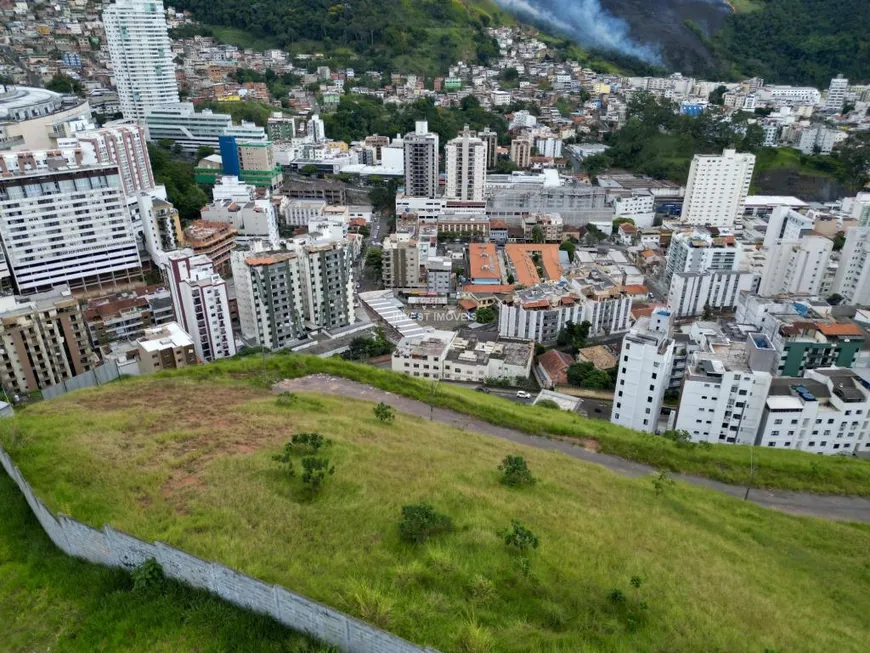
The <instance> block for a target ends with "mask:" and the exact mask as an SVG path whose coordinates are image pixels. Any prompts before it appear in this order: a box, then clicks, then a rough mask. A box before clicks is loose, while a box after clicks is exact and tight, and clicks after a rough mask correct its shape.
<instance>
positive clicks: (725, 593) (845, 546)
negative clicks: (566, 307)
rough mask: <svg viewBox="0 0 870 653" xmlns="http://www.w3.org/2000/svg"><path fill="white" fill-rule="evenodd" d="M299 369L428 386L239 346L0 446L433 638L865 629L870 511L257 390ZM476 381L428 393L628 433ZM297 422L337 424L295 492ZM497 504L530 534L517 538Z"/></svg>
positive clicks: (109, 502)
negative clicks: (424, 534)
mask: <svg viewBox="0 0 870 653" xmlns="http://www.w3.org/2000/svg"><path fill="white" fill-rule="evenodd" d="M318 361H319V362H318ZM310 371H332V372H340V373H343V375H346V376H354V375H358V376H359V379H360V380H363V381H365V382H368V383H370V384H375V385H382V386H387V385H392V386H394V387H396V388H401V389H402V390H403V392H404V393H406V394H411V395H413V394H415V393H421V394H422V392H423V391H424V390H425V387H424V386H423V384H422V383H420V382H416V381H415V380H412V379H407V378H405V377H396V376H394V375H392V374H388V373H383V372H379V371H376V370H372V369H371V368H363V367H361V366H353V365H349V364H346V363H340V362H335V361H320V359H312V358H308V357H297V356H275V357H272V358H271V359H268V360H267V361H266V366H265V368H264V367H263V363H262V361H260V360H259V359H257V358H253V359H245V360H240V361H229V362H226V363H220V364H215V365H210V366H207V367H202V368H196V369H193V370H186V371H183V372H182V373H176V374H173V375H161V376H157V377H148V378H140V379H136V380H125V381H122V382H119V383H115V384H109V385H107V386H103V387H102V388H99V389H93V390H87V391H83V392H78V393H73V394H71V395H68V396H67V397H65V398H62V399H59V400H54V401H51V402H44V403H41V404H37V405H33V406H31V407H29V408H27V409H25V410H23V411H21V414H20V415H18V416H17V417H16V418H14V419H13V420H3V421H2V423H0V443H2V444H3V445H4V447H6V448H7V450H9V452H10V454H11V455H12V456H13V458H14V459H15V461H16V463H17V464H18V465H19V467H20V468H21V470H22V472H23V473H24V475H25V476H26V477H27V478H28V479H29V480H30V482H31V484H32V485H33V486H34V489H35V491H36V493H37V494H38V495H39V496H40V497H41V498H42V499H43V500H44V501H45V502H46V504H47V505H48V506H49V507H50V508H52V509H53V510H55V511H59V512H64V513H67V514H70V515H72V516H73V517H75V518H77V519H80V520H82V521H85V522H87V523H89V524H91V525H94V526H101V525H102V524H104V523H110V524H112V525H113V526H114V527H116V528H118V529H120V530H123V531H126V532H128V533H131V534H133V535H136V536H138V537H140V538H143V539H146V540H154V539H157V540H161V541H164V542H167V543H169V544H171V545H174V546H177V547H179V548H183V549H185V550H187V551H189V552H190V553H193V554H196V555H199V556H201V557H203V558H206V559H212V560H218V561H220V562H222V563H224V564H226V565H229V566H231V567H234V568H237V569H239V570H241V571H243V572H245V573H248V574H250V575H253V576H255V577H258V578H261V579H263V580H265V581H267V582H272V583H280V584H282V585H284V586H286V587H288V588H291V589H293V590H295V591H299V592H301V593H304V594H306V595H308V596H310V597H312V598H314V599H317V600H321V601H323V602H325V603H328V604H330V605H333V606H335V607H337V608H339V609H342V610H345V611H347V612H349V613H351V614H354V615H357V616H359V617H361V618H363V619H365V620H367V621H369V622H371V623H374V624H376V625H379V626H381V627H383V628H386V629H388V630H390V631H393V632H395V633H397V634H398V635H401V636H403V637H405V638H408V639H410V640H412V641H415V642H418V643H421V644H427V645H431V646H434V647H436V648H438V649H440V650H442V651H444V652H445V653H447V652H451V651H499V652H501V651H508V652H510V651H517V652H519V651H523V652H525V651H639V650H644V651H647V650H674V651H699V650H721V651H764V650H779V651H821V650H837V651H863V650H865V645H866V641H867V640H868V637H870V626H868V621H867V619H866V614H867V611H868V609H870V598H868V596H867V594H866V587H867V583H868V582H870V567H868V566H867V564H866V550H867V547H868V545H870V527H868V526H863V525H854V524H842V523H829V522H824V521H819V520H814V519H806V518H797V517H791V516H787V515H783V514H779V513H774V512H770V511H767V510H764V509H762V508H759V507H757V506H755V505H752V504H747V503H745V502H742V501H737V500H734V499H731V498H728V497H726V496H724V495H720V494H716V493H713V492H710V491H707V490H704V489H700V488H696V487H693V486H687V485H683V484H677V485H675V486H669V485H667V484H666V485H665V486H663V488H662V489H663V491H662V492H661V493H659V492H657V491H656V489H655V487H654V484H653V483H652V482H651V481H652V478H651V477H647V478H640V479H629V478H624V477H619V476H616V475H614V474H612V473H610V472H608V471H607V470H605V469H604V468H601V467H599V466H597V465H592V464H587V463H583V462H580V461H578V460H575V459H572V458H569V457H567V456H565V455H563V454H560V453H557V452H553V451H545V450H539V449H530V448H524V447H521V446H520V445H514V444H512V443H509V442H506V441H503V440H499V439H495V438H491V437H487V436H482V435H478V434H475V433H471V432H468V431H464V430H459V429H456V428H448V427H445V426H443V425H440V424H438V423H437V422H429V421H425V420H421V419H418V418H413V417H408V416H405V415H402V414H399V415H398V416H397V418H396V420H395V422H393V423H382V422H380V421H378V420H377V419H376V418H375V417H374V415H373V411H372V404H370V403H366V402H361V401H353V400H346V399H341V398H335V397H327V396H321V395H315V394H310V393H299V394H298V395H297V396H295V397H283V396H282V397H276V396H275V395H274V394H272V393H271V392H269V391H268V390H267V389H266V387H267V385H269V384H271V382H272V381H273V380H275V379H276V378H281V377H285V376H298V375H300V374H305V373H307V372H310ZM372 382H374V383H372ZM475 394H478V395H479V393H472V392H459V391H455V390H453V389H449V390H448V389H446V388H445V389H444V391H443V392H442V391H441V390H440V389H439V392H438V395H437V399H436V401H437V402H438V403H442V404H452V405H453V406H452V407H454V408H464V409H465V410H464V412H478V413H480V414H481V415H484V414H486V415H488V417H489V419H490V420H491V421H501V422H505V423H507V422H512V421H515V420H518V419H521V420H522V421H523V422H524V423H526V424H527V425H528V428H529V429H530V430H532V431H537V430H541V429H547V428H551V429H553V430H554V431H558V430H559V429H567V428H568V427H569V426H570V425H574V426H573V428H577V429H581V430H582V431H586V433H587V434H588V435H593V434H594V435H596V436H599V437H601V439H602V441H604V440H606V439H607V438H611V439H612V438H620V437H623V436H624V437H625V438H628V437H629V435H628V432H625V433H622V432H620V431H617V430H614V429H613V428H612V427H611V428H610V429H605V427H610V425H607V424H604V425H602V431H601V433H605V431H606V433H607V435H603V436H602V435H600V434H598V433H593V431H592V429H593V428H594V425H593V423H591V422H588V421H585V420H579V419H578V418H573V417H571V416H569V415H568V414H567V413H559V412H557V411H553V410H551V409H542V408H532V407H523V406H517V405H512V404H509V403H508V402H505V401H503V400H498V399H496V398H493V397H488V396H483V395H480V396H479V397H475ZM303 432H317V433H320V434H322V435H324V436H325V437H327V438H329V439H330V440H331V441H332V443H331V445H330V446H328V447H327V448H326V449H325V450H324V451H325V454H324V455H326V456H328V457H329V459H330V462H331V464H332V465H334V466H335V473H334V475H333V476H330V477H328V478H327V480H326V483H325V486H324V489H323V490H322V492H321V493H320V494H319V495H314V496H312V495H310V494H308V493H307V492H306V491H305V490H304V489H303V483H302V480H301V479H300V477H299V472H300V471H301V468H300V461H299V460H298V459H295V466H296V469H297V475H296V476H295V477H289V476H288V474H287V473H286V470H285V469H283V468H282V467H281V465H279V464H278V463H277V462H276V461H275V460H273V456H274V455H276V454H278V453H279V451H281V449H282V447H283V445H284V444H285V443H286V442H287V441H288V440H289V439H290V437H291V435H293V434H298V433H303ZM579 432H580V431H578V434H579ZM643 437H646V438H647V439H649V440H656V438H652V437H650V436H643ZM626 441H628V440H626ZM674 450H675V451H676V449H674ZM718 450H720V448H714V452H713V453H716V451H718ZM517 453H520V454H521V455H523V456H524V457H525V458H526V460H527V461H528V464H529V467H530V469H531V471H532V473H533V474H534V476H535V477H536V478H537V483H536V484H535V485H533V486H531V487H526V488H522V489H517V488H509V487H506V486H505V485H503V484H502V483H500V473H499V471H498V469H497V467H498V465H499V464H500V462H501V461H502V459H503V458H504V457H505V456H507V455H509V454H517ZM770 460H771V459H767V460H766V461H765V462H764V463H762V467H764V465H765V464H766V463H767V462H769V461H770ZM847 462H849V461H847ZM0 489H2V486H0ZM421 502H426V503H430V504H431V505H432V506H433V507H434V508H435V509H436V510H438V511H440V512H442V513H444V514H446V515H447V516H449V517H450V518H451V520H452V522H453V529H452V531H450V532H447V533H443V534H441V535H438V536H437V537H434V538H432V539H430V540H429V541H427V542H424V543H422V544H408V543H406V542H404V541H402V539H400V537H399V528H398V523H399V519H400V515H401V509H402V507H403V506H405V505H408V504H416V503H421ZM512 520H519V521H520V522H521V523H522V524H523V525H525V527H527V528H528V529H530V530H531V531H532V532H533V533H534V534H535V535H536V536H537V537H538V538H539V542H540V546H539V547H538V548H537V549H534V550H530V551H528V552H526V553H525V554H523V555H518V554H516V553H512V552H511V551H510V550H509V548H508V547H507V546H506V544H505V532H506V530H507V529H508V528H509V527H510V526H511V522H512ZM524 558H525V560H526V561H525V562H523V559H524ZM6 599H7V595H6V592H5V590H4V586H3V585H2V581H0V606H2V605H4V601H6ZM0 616H2V613H0ZM23 643H26V642H23ZM108 648H111V647H108ZM202 648H203V649H209V648H210V647H208V646H205V645H204V644H203V647H202ZM211 648H215V647H211Z"/></svg>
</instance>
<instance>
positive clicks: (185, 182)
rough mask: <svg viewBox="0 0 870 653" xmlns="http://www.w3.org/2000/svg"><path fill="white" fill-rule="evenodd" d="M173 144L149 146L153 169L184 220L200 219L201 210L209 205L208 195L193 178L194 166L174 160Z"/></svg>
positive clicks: (155, 176)
mask: <svg viewBox="0 0 870 653" xmlns="http://www.w3.org/2000/svg"><path fill="white" fill-rule="evenodd" d="M171 144H172V142H171V141H170V142H169V143H163V142H161V143H160V144H158V145H150V144H149V145H148V156H149V157H150V159H151V168H152V170H153V171H154V178H155V179H156V180H157V183H158V184H164V185H165V186H166V194H167V196H168V198H169V201H170V202H172V204H173V205H174V206H175V208H176V209H177V210H178V214H179V216H180V217H181V218H182V219H183V220H195V219H197V218H199V210H200V209H201V208H202V207H203V206H205V205H206V204H207V203H208V195H206V193H205V191H204V190H202V189H201V188H200V187H199V186H197V185H196V182H195V181H194V178H193V165H192V164H190V163H188V162H186V161H181V160H179V159H177V158H174V157H173V156H172V153H171V149H170V148H171Z"/></svg>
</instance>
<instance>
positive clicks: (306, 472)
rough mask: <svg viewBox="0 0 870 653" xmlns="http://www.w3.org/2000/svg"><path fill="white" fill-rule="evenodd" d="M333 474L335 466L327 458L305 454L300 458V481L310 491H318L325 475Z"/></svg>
mask: <svg viewBox="0 0 870 653" xmlns="http://www.w3.org/2000/svg"><path fill="white" fill-rule="evenodd" d="M333 474H335V466H334V465H330V464H329V458H317V457H315V456H306V457H305V458H303V459H302V482H303V483H305V485H307V486H308V489H309V490H311V491H312V492H319V491H320V489H321V488H322V487H323V483H324V482H325V481H326V477H327V476H332V475H333Z"/></svg>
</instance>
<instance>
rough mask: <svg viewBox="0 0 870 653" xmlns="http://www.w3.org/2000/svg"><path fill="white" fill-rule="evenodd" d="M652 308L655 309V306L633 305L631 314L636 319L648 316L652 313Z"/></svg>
mask: <svg viewBox="0 0 870 653" xmlns="http://www.w3.org/2000/svg"><path fill="white" fill-rule="evenodd" d="M654 310H655V306H646V305H639V306H633V307H632V309H631V314H632V315H633V316H634V318H635V319H638V318H641V317H649V316H650V315H652V314H653V311H654Z"/></svg>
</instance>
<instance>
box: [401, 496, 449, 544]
mask: <svg viewBox="0 0 870 653" xmlns="http://www.w3.org/2000/svg"><path fill="white" fill-rule="evenodd" d="M451 530H453V522H452V521H451V520H450V517H448V516H447V515H442V514H441V513H439V512H436V511H435V509H434V508H433V507H432V506H430V505H429V504H428V503H414V504H411V505H408V506H402V519H401V520H400V521H399V536H400V537H401V538H402V539H403V540H405V541H406V542H411V543H412V544H419V543H420V542H425V541H426V540H428V539H429V538H431V537H435V536H436V535H440V534H441V533H447V532H449V531H451Z"/></svg>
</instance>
